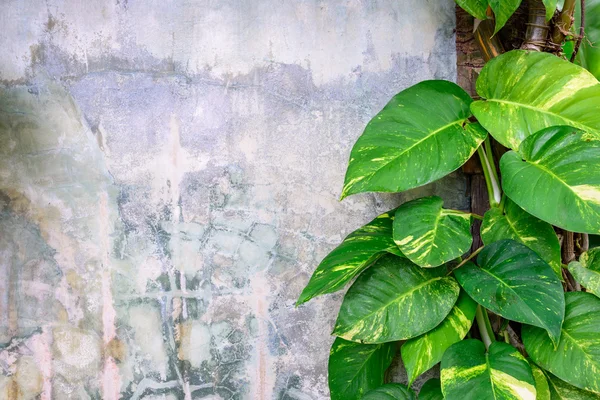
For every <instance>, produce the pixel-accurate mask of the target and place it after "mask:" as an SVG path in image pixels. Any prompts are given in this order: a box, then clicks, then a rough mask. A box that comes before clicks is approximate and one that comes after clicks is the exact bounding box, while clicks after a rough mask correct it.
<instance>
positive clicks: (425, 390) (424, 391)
mask: <svg viewBox="0 0 600 400" xmlns="http://www.w3.org/2000/svg"><path fill="white" fill-rule="evenodd" d="M419 400H444V395H443V394H442V387H441V382H440V380H439V379H430V380H428V381H427V382H425V384H424V385H423V386H422V387H421V390H420V391H419Z"/></svg>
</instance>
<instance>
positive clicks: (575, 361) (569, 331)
mask: <svg viewBox="0 0 600 400" xmlns="http://www.w3.org/2000/svg"><path fill="white" fill-rule="evenodd" d="M565 299H566V314H565V322H564V324H563V326H562V335H561V337H560V342H559V343H558V347H557V348H556V350H555V349H554V346H553V345H552V342H551V341H550V338H549V337H548V335H547V334H546V333H545V332H544V331H543V330H541V329H539V328H536V327H533V326H527V325H523V327H522V329H521V334H522V337H523V344H524V345H525V349H526V350H527V353H529V356H530V357H531V359H532V360H533V361H534V362H535V363H536V364H537V365H539V366H540V367H542V368H543V369H545V370H547V371H550V372H551V373H552V374H554V375H556V376H557V377H559V378H560V379H562V380H564V381H566V382H568V383H570V384H571V385H574V386H577V387H578V388H580V389H584V390H588V391H591V392H596V393H600V299H598V298H597V297H595V296H594V295H592V294H590V293H584V292H567V293H565Z"/></svg>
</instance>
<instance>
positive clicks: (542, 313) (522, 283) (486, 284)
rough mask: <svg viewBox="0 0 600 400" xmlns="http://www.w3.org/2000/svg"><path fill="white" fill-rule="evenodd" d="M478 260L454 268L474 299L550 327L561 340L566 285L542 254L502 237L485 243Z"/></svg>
mask: <svg viewBox="0 0 600 400" xmlns="http://www.w3.org/2000/svg"><path fill="white" fill-rule="evenodd" d="M477 264H478V265H479V267H478V266H476V265H475V264H473V263H471V262H469V263H467V264H465V265H464V266H462V267H460V268H458V269H456V270H454V275H455V276H456V279H457V280H458V282H459V283H460V284H461V286H462V287H463V289H465V291H466V292H467V293H468V294H469V296H471V297H472V298H473V300H475V301H476V302H478V303H479V304H481V305H482V306H484V307H485V308H487V309H489V310H490V311H492V312H494V313H496V314H498V315H501V316H503V317H504V318H506V319H509V320H512V321H517V322H522V323H526V324H531V325H535V326H539V327H541V328H543V329H546V330H547V331H548V332H549V333H550V335H552V338H553V340H554V342H556V343H558V340H559V338H560V327H561V325H562V322H563V318H564V315H565V299H564V296H563V287H562V284H561V283H560V280H559V279H558V277H557V276H556V274H555V273H554V271H553V270H552V268H551V267H550V266H549V265H548V264H547V263H546V262H545V261H544V260H542V259H541V258H540V256H538V255H537V254H536V253H535V252H534V251H532V250H531V249H530V248H528V247H526V246H524V245H522V244H521V243H517V242H515V241H513V240H501V241H499V242H495V243H492V244H491V245H488V246H485V247H484V249H483V250H482V251H481V253H479V255H478V256H477Z"/></svg>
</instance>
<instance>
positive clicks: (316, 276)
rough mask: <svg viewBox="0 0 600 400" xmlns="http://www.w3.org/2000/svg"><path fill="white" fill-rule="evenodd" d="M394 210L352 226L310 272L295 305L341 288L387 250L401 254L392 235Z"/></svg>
mask: <svg viewBox="0 0 600 400" xmlns="http://www.w3.org/2000/svg"><path fill="white" fill-rule="evenodd" d="M394 212H395V210H392V211H388V212H387V213H383V214H381V215H380V216H378V217H377V218H375V219H374V220H373V221H371V222H369V223H368V224H367V225H365V226H363V227H362V228H359V229H357V230H355V231H354V232H352V233H351V234H350V235H348V236H347V237H346V239H344V241H343V242H342V243H341V244H340V245H339V246H338V247H336V248H335V249H334V250H333V251H332V252H331V253H329V254H328V255H327V257H325V258H324V259H323V261H321V264H319V266H318V267H317V269H316V270H315V272H314V273H313V275H312V277H311V278H310V281H309V282H308V284H307V285H306V287H305V288H304V290H303V291H302V294H301V295H300V298H299V299H298V302H297V303H296V305H300V304H302V303H305V302H307V301H308V300H310V299H312V298H313V297H315V296H318V295H320V294H325V293H333V292H335V291H337V290H340V289H342V288H343V287H344V286H345V285H346V284H347V283H348V282H350V281H351V280H352V279H353V278H354V277H355V276H356V275H358V274H360V273H361V272H362V271H364V270H365V269H366V268H367V267H368V266H369V265H371V264H372V263H373V262H374V261H375V260H376V259H377V258H378V257H380V256H382V255H383V254H385V253H386V252H388V253H392V254H396V255H398V256H401V255H402V253H401V252H400V249H398V247H397V246H396V244H395V243H394V240H393V238H392V224H393V219H394Z"/></svg>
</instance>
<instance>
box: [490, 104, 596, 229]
mask: <svg viewBox="0 0 600 400" xmlns="http://www.w3.org/2000/svg"><path fill="white" fill-rule="evenodd" d="M582 112H583V111H582ZM594 114H595V115H597V116H598V119H599V121H600V112H598V110H596V111H595V112H594ZM500 170H501V172H502V188H503V189H504V191H505V193H506V195H507V196H508V197H509V198H510V199H511V200H513V201H514V202H515V203H517V204H518V205H519V206H520V207H521V208H523V209H524V210H525V211H527V212H528V213H530V214H533V215H535V216H536V217H538V218H540V219H542V220H544V221H546V222H549V223H551V224H552V225H556V226H558V227H561V228H563V229H567V230H570V231H573V232H586V233H600V139H598V138H597V137H596V136H594V135H591V134H589V133H584V132H582V131H580V130H577V129H575V128H571V127H567V126H555V127H550V128H545V129H542V130H541V131H539V132H536V133H535V134H533V135H532V136H529V137H528V138H527V139H526V140H525V141H523V143H522V144H521V147H520V148H519V154H517V153H515V152H514V151H509V152H507V153H506V154H504V156H502V159H501V160H500ZM532 183H534V184H532Z"/></svg>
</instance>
